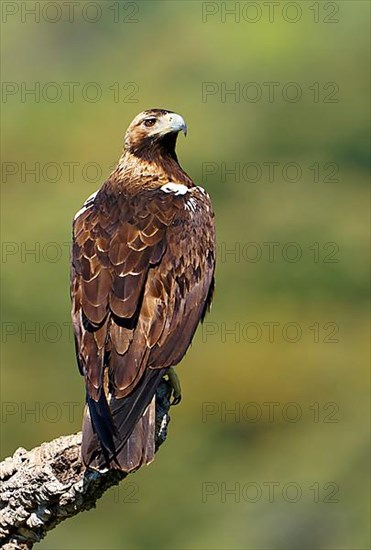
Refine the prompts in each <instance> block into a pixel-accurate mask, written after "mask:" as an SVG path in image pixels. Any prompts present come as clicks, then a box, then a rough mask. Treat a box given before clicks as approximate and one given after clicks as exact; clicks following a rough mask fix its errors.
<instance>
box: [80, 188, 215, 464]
mask: <svg viewBox="0 0 371 550" xmlns="http://www.w3.org/2000/svg"><path fill="white" fill-rule="evenodd" d="M214 267H215V234H214V223H213V213H212V210H211V204H210V200H209V197H208V195H207V194H206V193H205V192H204V191H203V190H201V188H198V187H193V188H190V189H189V190H188V192H187V193H186V194H185V195H182V196H177V195H176V194H175V193H164V192H163V191H162V190H161V189H156V190H146V191H144V192H141V193H140V194H138V195H135V196H130V197H129V196H125V195H124V194H120V195H115V196H110V195H109V194H107V193H106V192H105V190H104V188H102V190H101V191H99V192H98V194H96V195H95V196H93V197H92V198H89V199H88V200H87V201H86V203H85V205H84V207H83V208H82V210H81V211H80V212H79V213H78V214H77V215H76V217H75V220H74V225H73V251H72V271H71V296H72V319H73V326H74V333H75V342H76V352H77V359H78V364H79V368H80V372H81V373H82V374H83V375H84V377H85V380H86V390H87V402H88V405H89V415H90V419H91V424H92V433H91V434H90V436H89V438H90V439H91V438H92V437H93V434H94V433H95V434H96V436H97V438H98V442H99V444H100V446H101V447H102V450H103V454H105V459H106V462H107V461H108V462H110V461H111V460H112V459H113V458H114V457H117V454H118V452H119V451H121V450H122V449H123V447H124V445H125V443H126V441H127V440H128V438H129V437H130V435H131V433H132V431H133V429H134V426H135V425H136V424H137V423H138V421H139V419H140V418H141V416H142V415H143V414H144V411H145V410H146V407H147V406H148V405H149V404H150V402H151V400H152V397H153V395H154V393H155V391H156V387H157V384H158V383H159V381H160V379H161V377H162V376H163V374H164V372H166V371H164V369H166V368H167V367H170V366H172V365H175V364H177V363H178V362H179V361H180V359H181V358H182V357H183V355H184V354H185V353H186V351H187V348H188V346H189V344H190V342H191V340H192V337H193V335H194V332H195V330H196V328H197V325H198V323H199V321H200V320H201V319H202V318H203V316H204V315H205V312H206V310H207V308H208V307H209V305H210V303H211V299H212V290H213V277H214ZM96 444H97V441H95V442H94V445H93V444H92V442H91V441H90V443H89V445H90V447H91V448H93V447H94V446H96ZM89 445H88V446H89ZM87 454H88V455H89V452H87ZM90 454H91V453H90ZM107 455H108V456H109V458H108V460H107ZM90 460H92V457H91V456H90V458H87V461H90Z"/></svg>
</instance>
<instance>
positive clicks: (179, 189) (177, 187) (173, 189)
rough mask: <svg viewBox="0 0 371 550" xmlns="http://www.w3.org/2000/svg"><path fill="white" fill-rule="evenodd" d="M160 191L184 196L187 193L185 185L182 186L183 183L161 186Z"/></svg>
mask: <svg viewBox="0 0 371 550" xmlns="http://www.w3.org/2000/svg"><path fill="white" fill-rule="evenodd" d="M160 189H161V191H163V192H164V193H174V195H185V194H186V193H188V187H187V186H186V185H183V183H173V182H172V181H169V183H166V184H165V185H162V186H161V187H160Z"/></svg>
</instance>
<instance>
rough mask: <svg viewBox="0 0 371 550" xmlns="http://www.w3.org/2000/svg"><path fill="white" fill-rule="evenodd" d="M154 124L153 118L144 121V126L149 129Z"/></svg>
mask: <svg viewBox="0 0 371 550" xmlns="http://www.w3.org/2000/svg"><path fill="white" fill-rule="evenodd" d="M155 123H156V119H155V118H146V120H145V121H144V126H147V128H150V127H151V126H154V125H155Z"/></svg>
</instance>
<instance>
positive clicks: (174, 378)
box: [166, 367, 182, 405]
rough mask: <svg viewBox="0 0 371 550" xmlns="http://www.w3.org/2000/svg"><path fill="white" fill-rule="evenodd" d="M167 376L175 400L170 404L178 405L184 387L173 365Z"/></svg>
mask: <svg viewBox="0 0 371 550" xmlns="http://www.w3.org/2000/svg"><path fill="white" fill-rule="evenodd" d="M166 374H167V376H168V378H169V382H170V385H171V396H172V398H173V400H172V401H171V403H170V405H178V404H179V403H180V402H181V400H182V388H181V386H180V380H179V377H178V375H177V374H176V372H175V370H174V368H173V367H170V368H169V370H168V371H167V373H166Z"/></svg>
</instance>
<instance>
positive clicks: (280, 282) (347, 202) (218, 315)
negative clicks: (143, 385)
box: [1, 1, 370, 550]
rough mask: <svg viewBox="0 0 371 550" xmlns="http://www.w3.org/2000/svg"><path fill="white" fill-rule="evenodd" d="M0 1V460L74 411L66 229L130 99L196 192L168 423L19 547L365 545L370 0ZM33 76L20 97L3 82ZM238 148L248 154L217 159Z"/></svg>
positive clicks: (118, 139)
mask: <svg viewBox="0 0 371 550" xmlns="http://www.w3.org/2000/svg"><path fill="white" fill-rule="evenodd" d="M4 4H12V6H13V7H10V8H9V6H8V7H7V8H6V9H7V10H13V11H14V10H15V11H16V12H17V13H14V14H10V12H9V11H7V12H6V13H5V19H4V17H3V33H2V46H3V48H2V78H3V81H4V82H5V83H6V84H4V86H5V88H3V92H4V93H3V148H2V150H3V159H2V160H3V184H2V185H3V187H2V199H3V200H2V240H3V250H2V252H3V255H2V289H3V291H2V304H3V317H2V319H3V321H2V392H3V393H2V400H3V409H2V412H3V415H2V421H3V423H2V431H1V436H2V437H1V445H2V451H1V452H2V457H5V456H8V455H9V454H11V453H13V452H14V450H15V449H16V448H17V447H19V446H23V447H25V448H27V449H28V448H32V447H33V446H35V445H38V444H40V443H41V442H43V441H48V440H51V439H53V438H55V437H57V436H59V435H62V434H68V433H71V432H74V431H78V430H79V429H80V423H81V410H82V406H83V397H84V389H83V380H82V379H81V378H80V376H79V374H78V372H77V368H76V365H75V358H74V349H73V344H72V340H71V337H70V332H69V326H68V324H69V309H70V303H69V287H68V280H69V253H68V245H66V243H68V242H69V241H70V231H71V220H72V218H73V215H74V213H75V212H76V211H77V210H78V209H79V208H80V206H81V204H82V202H83V201H84V199H85V198H86V197H87V196H88V195H89V194H91V193H92V192H94V191H95V190H96V189H97V187H99V185H100V184H101V182H103V180H104V178H105V177H106V176H107V175H108V174H109V172H110V170H111V167H112V166H113V165H114V163H115V162H116V160H117V158H118V156H119V154H120V151H121V143H122V136H123V133H124V131H125V129H126V127H127V125H128V124H129V122H130V121H131V119H132V118H133V117H134V116H135V115H136V114H137V113H138V112H140V111H141V110H144V109H146V108H150V107H163V108H168V109H171V110H175V111H177V112H179V113H181V114H182V115H183V116H184V118H185V120H186V121H187V123H188V128H189V135H188V137H187V139H186V140H184V139H183V138H182V137H181V138H180V139H179V143H178V154H179V157H180V161H181V164H182V165H183V166H184V168H185V169H186V170H187V172H188V173H189V174H190V175H191V176H192V177H193V178H194V180H195V181H196V182H197V183H199V184H201V185H203V186H205V187H206V188H207V190H208V191H209V193H210V195H211V197H212V200H213V204H214V208H215V212H216V221H217V234H218V245H219V246H218V252H219V263H218V268H217V291H216V296H215V301H214V305H213V308H212V312H211V314H210V315H209V317H208V318H207V320H206V323H205V325H204V327H203V329H199V331H198V333H197V336H196V338H195V341H194V343H193V345H192V348H191V349H190V350H189V352H188V354H187V356H186V358H185V359H184V360H183V362H182V364H181V365H180V367H179V368H178V373H179V374H180V377H181V380H182V385H183V401H182V403H181V404H180V405H179V406H178V407H176V408H174V409H173V410H172V411H171V424H170V427H169V437H168V440H167V442H166V444H165V445H164V446H163V448H162V449H161V451H160V452H159V454H158V455H157V458H156V460H155V462H154V463H153V464H152V465H151V466H150V467H148V468H143V469H142V470H140V471H139V472H137V473H136V474H135V475H134V476H132V477H131V478H130V483H132V484H134V485H128V482H127V483H126V484H125V483H124V484H122V485H121V487H120V489H119V490H118V489H112V490H111V491H109V492H107V493H106V494H105V495H104V497H103V498H102V499H101V500H100V501H99V503H98V505H97V508H96V509H95V510H93V511H90V512H88V513H84V514H81V515H78V516H77V517H75V518H73V519H72V520H68V521H67V522H65V523H63V524H61V525H60V526H59V527H57V528H56V529H55V530H54V531H52V532H51V533H50V534H49V535H48V537H47V538H46V539H45V540H44V541H43V542H42V543H41V544H40V546H39V547H40V548H45V549H88V548H89V549H92V548H93V549H103V548H107V549H121V548H122V549H160V548H161V549H189V550H194V549H214V548H215V549H219V548H220V549H245V548H246V549H260V548H261V549H263V548H264V549H304V548H305V549H313V548H321V549H322V548H323V549H330V548H331V549H335V548H336V549H340V548H344V549H350V548H351V549H363V548H368V547H369V539H368V536H369V530H368V521H369V520H368V518H369V500H368V486H369V467H368V464H369V453H368V451H369V407H368V403H369V401H368V391H369V384H368V381H369V371H368V360H367V356H368V341H369V326H368V309H367V302H366V299H367V289H368V246H367V243H368V238H367V232H368V196H369V195H368V186H367V182H368V163H369V160H368V155H369V146H370V143H369V137H368V124H369V92H370V86H369V53H368V52H369V15H370V14H369V12H370V6H369V3H368V2H363V1H359V2H358V1H349V2H347V1H341V2H331V3H326V2H319V3H314V2H305V1H302V2H297V3H294V4H295V6H296V7H295V6H294V7H290V6H288V5H287V4H288V3H287V2H281V3H280V5H279V6H278V7H276V8H275V14H274V18H273V20H272V19H271V21H270V20H269V13H268V8H267V5H266V4H265V3H259V4H258V8H256V7H255V8H254V6H250V7H248V8H246V6H245V5H246V4H251V3H246V2H239V3H238V2H237V3H235V2H228V3H227V4H225V3H224V4H223V3H215V2H211V3H204V4H203V3H202V2H193V1H187V2H182V1H180V2H171V1H169V2H165V1H160V2H151V1H150V2H138V3H133V2H131V3H125V2H123V3H117V2H101V3H99V2H93V3H91V2H90V3H89V2H85V3H84V2H81V3H78V5H77V6H76V7H75V8H74V9H75V16H74V18H73V21H71V22H70V21H68V11H66V8H64V9H63V14H62V17H61V19H60V20H59V21H56V22H54V23H53V22H51V20H52V19H56V18H57V16H58V13H57V12H56V10H55V8H53V7H50V8H48V10H49V11H46V12H45V13H44V14H42V13H41V16H40V21H36V22H35V21H34V17H33V16H30V15H27V14H26V13H25V12H24V7H23V8H22V4H23V5H25V4H27V6H28V7H30V6H31V5H32V4H35V3H34V2H27V3H22V2H19V3H4V2H3V6H2V8H3V9H4ZM39 4H40V6H45V5H46V4H50V3H48V2H44V3H43V2H41V3H39ZM87 4H90V7H89V6H87ZM255 4H256V3H255ZM223 5H224V8H225V6H227V7H228V8H232V7H234V9H236V10H237V12H236V13H237V14H238V11H239V10H242V11H240V21H239V20H238V17H237V16H236V15H233V14H232V15H227V16H226V18H225V19H224V15H223V13H224V12H223V9H224V8H223ZM14 6H15V8H14ZM97 6H98V8H101V13H99V9H98V11H97ZM297 6H299V8H300V10H299V11H297V10H298V7H297ZM18 9H19V11H17V10H18ZM244 9H247V10H248V11H243V10H244ZM257 9H258V11H256V10H257ZM22 10H23V13H22ZM205 10H206V11H205ZM254 10H255V11H254ZM259 10H261V11H260V12H259ZM259 13H260V17H259ZM297 16H298V21H296V22H290V21H293V20H295V19H296V18H297ZM116 17H119V19H120V22H115V18H116ZM22 18H23V20H22ZM95 19H96V21H95V22H93V21H94V20H95ZM124 19H126V20H125V21H123V20H124ZM129 19H130V20H133V19H134V20H136V21H137V22H135V21H130V22H129ZM253 19H256V22H255V23H252V22H251V21H252V20H253ZM89 20H90V21H89ZM316 21H317V22H316ZM336 21H337V22H336ZM22 82H23V83H24V84H23V85H22ZM36 82H39V83H40V84H39V85H40V97H35V96H32V95H24V94H23V95H22V86H23V87H27V88H31V87H33V86H35V83H36ZM51 82H54V83H56V84H57V87H54V92H53V87H52V86H51V87H50V86H49V87H48V83H51ZM68 82H70V83H71V82H75V83H77V84H76V85H74V86H75V88H74V95H73V96H72V97H71V96H70V97H69V96H68V93H67V91H68V87H67V86H68V85H66V84H64V83H68ZM89 82H90V83H91V82H93V83H95V84H94V85H91V86H90V88H89V87H88V88H86V87H85V88H84V86H86V83H89ZM205 82H206V83H210V82H212V83H214V84H212V85H210V84H208V85H207V86H208V88H207V90H209V91H210V90H211V89H212V90H213V93H212V94H209V95H206V96H205V94H204V97H203V94H202V90H203V86H204V92H205V84H203V83H205ZM223 82H224V83H225V84H224V85H225V86H226V87H227V88H233V86H235V83H239V85H240V87H241V90H242V89H244V90H245V92H246V93H245V95H246V94H247V100H246V97H244V95H243V93H242V91H241V93H240V95H235V96H233V95H227V96H225V95H223V93H222V86H223V84H222V83H223ZM252 82H253V83H255V84H254V85H253V86H250V87H249V88H246V87H245V88H244V86H245V85H246V84H247V83H252ZM267 82H277V83H278V85H277V87H275V95H274V98H273V99H272V101H269V97H268V87H267V85H263V83H267ZM289 82H295V83H296V87H295V88H294V87H291V88H285V85H286V84H287V83H289ZM329 82H330V83H335V85H334V84H330V85H329V87H328V86H327V84H326V83H329ZM128 83H132V84H128ZM315 83H318V84H315ZM70 86H71V85H70ZM326 86H327V87H326ZM334 86H335V88H334ZM298 87H299V88H300V90H301V91H302V97H301V99H299V100H298V101H292V102H290V101H289V100H288V97H295V93H294V92H295V90H298V89H299V88H298ZM70 89H71V88H70ZM55 90H57V91H58V90H62V94H61V97H60V98H57V100H56V101H52V99H53V97H54V93H55ZM83 90H84V91H83ZM96 90H100V91H101V98H100V99H99V100H98V101H92V99H94V97H95V93H96ZM246 90H248V92H247V91H246ZM254 90H255V93H256V90H258V91H259V90H260V91H261V92H262V96H261V98H260V99H258V100H257V101H255V102H253V101H251V98H253V97H254V95H255V93H254ZM283 90H284V95H282V91H283ZM317 92H318V95H314V94H316V93H317ZM330 92H331V94H330ZM89 94H90V95H89ZM285 94H286V96H285ZM291 94H292V95H291ZM249 98H250V100H249ZM89 99H90V101H89ZM331 99H332V100H334V99H335V100H336V101H331V102H329V100H331ZM129 100H131V101H133V100H135V102H130V101H129ZM206 162H207V163H209V164H207V165H205V163H206ZM268 162H269V163H270V162H277V163H279V165H278V167H277V168H276V173H275V176H274V178H269V173H268V168H267V165H266V164H263V163H268ZM35 163H39V168H37V167H36V169H37V170H40V172H41V173H40V175H39V174H36V176H33V175H32V174H30V173H27V170H29V169H32V167H33V165H34V164H35ZM49 163H55V165H50V164H49ZM63 163H68V165H66V164H63ZM71 163H76V164H75V165H74V173H73V174H72V176H71V173H69V169H68V166H70V170H73V169H72V165H71ZM89 163H96V165H97V166H98V170H95V169H94V166H93V165H91V164H89ZM223 163H224V164H223ZM236 163H237V171H238V172H242V171H243V169H244V167H245V165H248V163H255V165H248V166H247V168H246V170H247V171H248V172H247V174H248V175H247V176H246V173H245V172H244V173H243V174H245V176H244V175H243V174H240V176H241V177H240V178H238V177H236V175H233V174H224V173H223V170H224V167H225V168H227V169H229V168H233V167H234V166H235V165H236ZM287 163H296V164H295V166H296V167H297V166H299V167H300V170H301V171H302V174H301V176H300V177H299V178H297V179H298V181H289V179H290V177H291V179H295V173H294V172H292V171H291V172H290V169H289V167H287ZM316 163H318V164H316ZM326 163H332V164H331V165H329V164H326ZM53 166H54V168H53ZM254 166H255V167H256V166H258V168H255V169H258V170H260V169H261V171H262V172H261V176H260V177H258V178H255V179H257V181H253V180H254ZM313 166H314V167H313ZM310 167H312V168H310ZM88 168H89V169H88ZM96 168H97V167H96ZM282 169H283V170H284V172H283V173H282ZM53 170H54V171H53ZM287 170H288V171H287ZM292 170H294V168H292ZM318 170H319V172H318ZM99 171H100V172H101V173H99ZM210 171H211V172H213V173H212V174H210ZM316 171H317V172H316ZM97 172H98V175H97ZM331 174H333V175H332V177H331ZM53 179H54V180H56V181H52V180H53ZM272 179H273V181H270V180H272ZM269 242H270V243H272V242H274V243H278V244H277V245H274V246H275V248H274V256H273V257H272V256H269V254H268V245H267V244H263V243H269ZM293 242H294V243H296V244H295V245H291V248H290V245H288V243H293ZM251 243H254V244H251ZM315 243H317V244H315ZM328 243H335V244H328ZM35 247H36V248H35ZM32 248H34V249H35V250H36V252H35V253H33V254H32V253H30V254H26V250H28V249H32ZM228 250H233V251H234V252H232V253H229V254H228V253H227V251H228ZM297 251H299V252H300V254H301V258H300V259H297V261H290V259H291V260H292V259H293V258H294V259H295V257H296V254H297V253H298V252H297ZM256 254H261V256H260V257H257V256H256ZM254 259H256V261H253V260H254ZM330 260H336V261H330ZM271 322H275V323H277V325H276V328H275V333H274V337H273V338H269V331H268V326H267V323H271ZM249 323H252V324H249ZM264 323H265V324H264ZM287 323H293V324H292V325H288V326H287ZM328 323H330V324H328ZM310 327H311V328H310ZM29 330H34V331H35V332H34V333H33V334H32V333H29V332H27V331H29ZM228 331H231V332H228ZM260 331H261V332H260ZM296 331H299V335H298V337H297V338H295V336H296ZM300 333H301V334H300ZM254 339H255V340H257V341H255V342H254V341H253V340H254ZM295 339H296V340H297V341H296V342H292V341H289V340H295ZM334 340H335V341H334ZM264 403H265V405H264ZM267 403H271V404H272V403H276V404H277V403H278V404H277V405H275V406H274V414H273V415H271V416H269V414H268V412H269V411H268V405H267ZM290 403H291V405H290ZM271 407H273V405H271ZM226 409H234V410H235V411H236V413H235V414H234V415H233V414H227V413H226ZM32 410H34V412H29V411H32ZM68 411H70V414H69V413H68ZM254 419H255V421H254ZM290 420H294V421H290ZM295 420H296V421H295ZM269 483H274V484H275V493H274V498H273V497H272V494H270V493H269V486H268V484H269ZM205 484H208V485H205ZM287 484H289V485H287ZM290 484H294V485H290ZM226 490H227V491H228V490H231V491H232V493H228V492H226ZM233 490H234V493H233ZM297 491H299V497H298V498H296V492H297ZM211 493H212V494H211ZM133 500H134V501H135V502H132V501H133ZM295 500H297V501H296V502H294V501H295ZM329 500H330V501H336V502H328V501H329Z"/></svg>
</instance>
